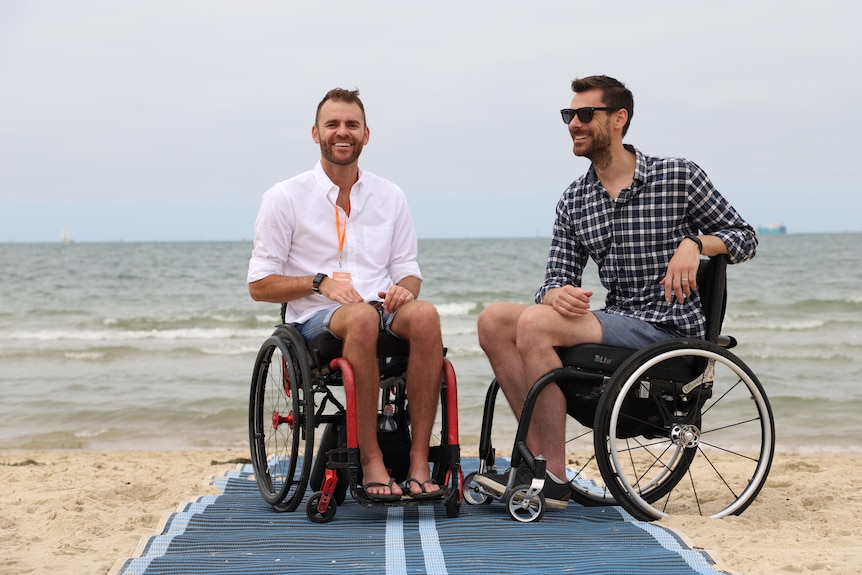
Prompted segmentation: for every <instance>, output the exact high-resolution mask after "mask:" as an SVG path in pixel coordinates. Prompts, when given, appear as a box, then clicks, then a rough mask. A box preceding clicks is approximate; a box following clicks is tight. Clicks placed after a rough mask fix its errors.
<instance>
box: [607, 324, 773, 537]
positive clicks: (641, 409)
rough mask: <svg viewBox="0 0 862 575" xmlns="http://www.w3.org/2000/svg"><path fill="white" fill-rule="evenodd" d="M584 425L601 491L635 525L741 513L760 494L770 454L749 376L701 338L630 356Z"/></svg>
mask: <svg viewBox="0 0 862 575" xmlns="http://www.w3.org/2000/svg"><path fill="white" fill-rule="evenodd" d="M594 427H595V429H596V434H595V438H594V439H595V452H596V455H597V458H598V463H599V468H600V470H601V473H602V477H603V479H604V481H605V484H606V485H607V486H608V489H609V490H610V491H611V493H612V494H613V496H614V498H615V499H616V500H617V501H618V502H619V504H620V505H621V506H622V507H623V508H625V509H626V510H627V511H628V512H629V513H631V514H632V515H633V516H635V517H636V518H638V519H641V520H645V521H652V520H654V519H659V518H661V517H664V516H666V515H702V516H709V517H724V516H726V515H731V514H733V515H738V514H740V513H742V511H744V510H745V509H746V508H747V507H748V506H749V505H750V504H751V503H752V501H754V499H755V497H756V496H757V494H758V493H759V492H760V490H761V488H762V487H763V484H764V483H765V481H766V477H767V475H768V473H769V468H770V466H771V464H772V456H773V452H774V448H775V427H774V422H773V418H772V409H771V407H770V405H769V401H768V400H767V398H766V394H765V393H764V391H763V387H762V386H761V384H760V382H759V381H758V380H757V377H756V376H755V375H754V373H753V372H752V371H751V370H750V369H749V368H748V366H746V365H745V364H744V363H743V362H742V361H741V360H739V359H738V358H737V357H736V356H734V355H733V354H732V353H731V352H729V351H728V350H726V349H724V348H722V347H719V346H718V345H716V344H713V343H710V342H708V341H704V340H692V339H677V340H670V341H666V342H662V343H659V344H655V345H653V346H650V347H648V348H645V349H643V350H641V351H640V352H638V353H636V354H634V355H633V356H632V357H631V358H630V359H629V360H627V361H626V363H625V364H623V365H622V366H620V368H619V369H618V370H617V372H616V373H615V374H614V376H613V378H612V379H611V381H610V383H609V385H608V386H607V388H606V390H605V392H604V393H603V395H602V399H601V401H600V402H599V407H598V410H597V413H596V422H595V426H594Z"/></svg>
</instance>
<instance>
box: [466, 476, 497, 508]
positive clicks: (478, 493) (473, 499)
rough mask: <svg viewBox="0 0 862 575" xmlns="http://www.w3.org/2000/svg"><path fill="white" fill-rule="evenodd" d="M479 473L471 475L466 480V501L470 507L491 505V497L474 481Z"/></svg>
mask: <svg viewBox="0 0 862 575" xmlns="http://www.w3.org/2000/svg"><path fill="white" fill-rule="evenodd" d="M476 474H477V472H476V471H474V472H473V473H469V474H468V475H467V476H466V477H465V478H464V501H466V502H467V503H469V504H470V505H487V504H489V503H491V496H490V495H488V494H487V493H485V492H484V491H482V488H481V487H479V485H478V484H477V483H476V482H475V481H474V479H475V478H476Z"/></svg>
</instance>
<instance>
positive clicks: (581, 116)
mask: <svg viewBox="0 0 862 575" xmlns="http://www.w3.org/2000/svg"><path fill="white" fill-rule="evenodd" d="M619 109H620V108H592V107H589V106H588V107H586V108H578V109H577V110H572V109H571V108H564V109H562V110H560V114H561V115H562V116H563V122H565V123H566V125H567V126H568V125H569V124H570V123H571V122H572V120H574V119H575V116H577V117H578V120H580V122H581V123H582V124H589V123H590V122H592V121H593V112H595V111H596V110H601V111H606V112H612V111H615V110H619Z"/></svg>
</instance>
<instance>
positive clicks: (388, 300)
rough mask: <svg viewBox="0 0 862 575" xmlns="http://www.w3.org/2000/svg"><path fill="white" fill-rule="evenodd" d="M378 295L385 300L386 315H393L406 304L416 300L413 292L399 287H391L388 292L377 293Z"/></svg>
mask: <svg viewBox="0 0 862 575" xmlns="http://www.w3.org/2000/svg"><path fill="white" fill-rule="evenodd" d="M377 295H378V296H380V297H381V298H382V299H383V309H384V310H386V313H392V312H394V311H395V310H397V309H398V308H399V307H401V306H402V305H404V304H405V303H407V302H410V301H413V300H414V299H416V298H415V297H413V292H411V291H410V290H408V289H407V288H405V287H401V286H399V285H392V286H389V289H388V290H386V291H381V292H377Z"/></svg>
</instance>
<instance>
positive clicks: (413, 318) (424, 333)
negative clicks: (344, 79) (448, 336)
mask: <svg viewBox="0 0 862 575" xmlns="http://www.w3.org/2000/svg"><path fill="white" fill-rule="evenodd" d="M399 316H400V321H399ZM392 327H393V330H394V331H395V333H398V330H399V329H400V330H402V331H403V332H404V334H405V337H406V338H407V339H409V340H411V341H414V340H416V341H419V340H433V341H435V342H436V341H440V340H442V335H441V331H440V314H439V313H438V312H437V308H436V307H434V305H433V304H431V303H430V302H426V301H413V302H410V304H408V305H406V306H404V307H403V308H401V309H399V310H398V313H396V314H395V321H394V322H393V326H392Z"/></svg>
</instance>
